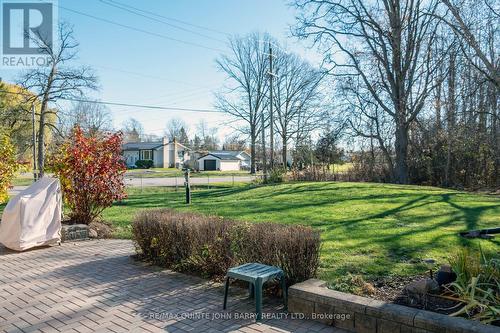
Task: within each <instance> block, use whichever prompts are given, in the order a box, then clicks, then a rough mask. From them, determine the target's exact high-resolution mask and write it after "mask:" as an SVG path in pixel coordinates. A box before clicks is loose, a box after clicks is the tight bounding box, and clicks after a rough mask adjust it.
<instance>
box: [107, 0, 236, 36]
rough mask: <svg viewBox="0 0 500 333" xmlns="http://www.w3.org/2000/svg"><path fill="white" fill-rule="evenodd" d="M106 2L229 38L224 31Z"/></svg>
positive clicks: (111, 0)
mask: <svg viewBox="0 0 500 333" xmlns="http://www.w3.org/2000/svg"><path fill="white" fill-rule="evenodd" d="M106 1H107V2H112V3H115V4H119V5H121V6H123V7H128V8H131V9H134V10H137V11H139V12H142V13H146V14H150V15H153V16H156V17H160V18H163V19H166V20H170V21H174V22H177V23H181V24H185V25H188V26H191V27H194V28H198V29H202V30H206V31H210V32H215V33H218V34H221V35H224V36H231V34H230V33H227V32H224V31H220V30H216V29H213V28H209V27H205V26H202V25H197V24H193V23H189V22H186V21H182V20H179V19H176V18H172V17H168V16H164V15H160V14H157V13H154V12H150V11H147V10H143V9H140V8H137V7H133V6H130V5H127V4H124V3H121V2H118V1H115V0H106Z"/></svg>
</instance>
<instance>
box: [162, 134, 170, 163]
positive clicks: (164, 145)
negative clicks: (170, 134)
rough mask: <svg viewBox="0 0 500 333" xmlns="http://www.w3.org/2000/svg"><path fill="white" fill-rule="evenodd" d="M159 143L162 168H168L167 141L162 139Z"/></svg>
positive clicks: (165, 138) (164, 138)
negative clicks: (161, 147)
mask: <svg viewBox="0 0 500 333" xmlns="http://www.w3.org/2000/svg"><path fill="white" fill-rule="evenodd" d="M161 143H162V145H163V149H162V151H163V167H164V168H168V166H169V164H170V161H169V158H168V157H169V151H168V139H167V137H165V136H164V137H163V138H162V140H161Z"/></svg>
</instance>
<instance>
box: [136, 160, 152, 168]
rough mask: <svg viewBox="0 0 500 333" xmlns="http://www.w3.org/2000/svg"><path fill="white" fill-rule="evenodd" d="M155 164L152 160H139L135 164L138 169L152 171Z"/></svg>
mask: <svg viewBox="0 0 500 333" xmlns="http://www.w3.org/2000/svg"><path fill="white" fill-rule="evenodd" d="M153 165H154V163H153V161H152V160H137V161H136V162H135V166H136V167H137V168H138V169H151V168H152V167H153Z"/></svg>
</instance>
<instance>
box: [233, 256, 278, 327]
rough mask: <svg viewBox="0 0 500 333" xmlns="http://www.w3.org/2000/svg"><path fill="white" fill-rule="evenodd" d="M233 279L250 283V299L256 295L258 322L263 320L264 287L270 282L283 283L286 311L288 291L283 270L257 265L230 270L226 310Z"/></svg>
mask: <svg viewBox="0 0 500 333" xmlns="http://www.w3.org/2000/svg"><path fill="white" fill-rule="evenodd" d="M231 278H233V279H238V280H243V281H247V282H248V283H249V292H250V297H252V296H253V295H254V294H255V312H256V313H257V318H256V319H257V320H261V319H262V285H263V284H264V283H265V282H267V281H269V280H272V279H279V280H280V282H281V289H282V291H283V304H284V305H285V310H286V308H287V300H286V298H287V297H286V294H287V291H286V283H285V274H284V273H283V270H282V269H281V268H278V267H274V266H267V265H263V264H256V263H252V264H244V265H241V266H238V267H233V268H230V269H229V270H228V272H227V274H226V282H225V290H224V310H225V309H226V305H227V292H228V291H229V279H231Z"/></svg>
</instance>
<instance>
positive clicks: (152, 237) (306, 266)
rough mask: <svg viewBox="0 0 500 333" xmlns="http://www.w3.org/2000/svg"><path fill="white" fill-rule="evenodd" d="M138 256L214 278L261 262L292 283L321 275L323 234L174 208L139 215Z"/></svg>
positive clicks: (136, 223) (135, 233)
mask: <svg viewBox="0 0 500 333" xmlns="http://www.w3.org/2000/svg"><path fill="white" fill-rule="evenodd" d="M132 233H133V238H134V241H135V243H136V249H137V253H138V254H139V255H141V256H142V257H143V258H144V259H146V260H149V261H152V262H153V263H155V264H157V265H160V266H164V267H167V268H171V269H174V270H178V271H184V272H195V273H198V274H200V275H202V276H205V277H208V278H214V279H219V278H222V277H223V276H224V275H225V274H226V272H227V270H228V269H229V268H230V267H233V266H237V265H240V264H243V263H249V262H258V263H262V264H266V265H273V266H277V267H280V268H282V269H283V271H284V272H285V275H286V277H287V283H288V284H294V283H297V282H301V281H305V280H307V279H309V278H311V277H314V276H315V275H316V271H317V269H318V265H319V250H320V234H319V232H318V231H316V230H313V229H312V228H310V227H305V226H300V225H281V224H276V223H246V222H238V221H232V220H227V219H223V218H221V217H217V216H207V215H201V214H196V213H185V212H178V211H174V210H171V209H155V210H146V211H142V212H140V213H138V214H137V215H136V217H135V220H134V223H133V227H132Z"/></svg>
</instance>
